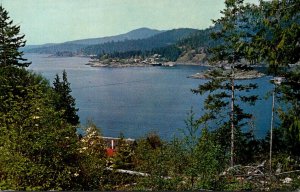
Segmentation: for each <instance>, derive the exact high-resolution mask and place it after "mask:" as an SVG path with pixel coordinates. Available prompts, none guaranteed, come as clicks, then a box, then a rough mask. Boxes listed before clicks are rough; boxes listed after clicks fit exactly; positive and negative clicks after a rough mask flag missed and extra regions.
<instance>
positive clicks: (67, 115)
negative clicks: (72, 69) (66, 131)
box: [53, 70, 79, 126]
mask: <svg viewBox="0 0 300 192" xmlns="http://www.w3.org/2000/svg"><path fill="white" fill-rule="evenodd" d="M53 85H54V88H53V90H54V92H55V97H56V99H55V103H54V105H55V109H56V110H57V111H60V112H61V113H62V114H61V116H62V117H63V118H64V119H65V120H66V121H67V122H69V123H70V124H71V125H74V126H76V125H78V124H79V117H78V115H77V111H78V109H77V108H76V104H75V99H74V98H73V97H72V95H71V94H70V93H71V92H72V90H71V88H70V83H69V82H68V79H67V72H66V71H65V70H64V71H63V74H62V81H61V80H60V77H59V75H58V74H56V77H55V80H54V82H53Z"/></svg>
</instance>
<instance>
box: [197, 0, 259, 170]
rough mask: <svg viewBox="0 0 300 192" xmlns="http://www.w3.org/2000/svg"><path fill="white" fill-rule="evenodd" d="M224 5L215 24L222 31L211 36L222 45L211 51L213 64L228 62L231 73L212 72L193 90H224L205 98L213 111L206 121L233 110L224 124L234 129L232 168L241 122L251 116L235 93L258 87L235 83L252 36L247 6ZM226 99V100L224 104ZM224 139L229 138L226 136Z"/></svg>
mask: <svg viewBox="0 0 300 192" xmlns="http://www.w3.org/2000/svg"><path fill="white" fill-rule="evenodd" d="M225 5H226V8H225V9H224V10H223V11H221V13H222V14H223V17H221V18H220V19H218V20H216V21H214V23H215V24H216V25H217V26H220V29H219V30H218V31H216V32H213V33H211V36H212V38H213V39H214V40H218V41H219V42H220V44H217V45H216V46H214V47H212V48H211V49H210V52H211V53H212V54H211V58H210V60H211V61H213V62H215V61H218V62H219V61H221V62H225V63H226V62H227V63H228V64H230V72H229V73H227V74H223V73H220V72H218V71H213V72H212V73H211V74H210V76H211V78H212V80H211V81H210V82H208V83H206V84H204V85H202V86H199V89H198V90H194V92H195V93H200V94H204V93H205V92H207V91H210V92H214V91H217V90H221V92H220V93H214V94H211V95H209V96H208V98H207V99H206V106H205V108H206V109H207V110H209V111H210V112H209V113H208V114H207V115H205V118H208V119H210V118H212V119H216V118H217V117H221V116H220V114H218V113H219V112H222V110H225V111H226V107H227V106H230V108H231V110H230V111H229V112H228V114H230V120H229V121H228V122H226V121H225V122H224V126H225V127H226V126H230V129H231V130H230V132H231V134H230V143H231V144H230V145H231V147H230V157H231V160H230V165H231V166H233V165H234V156H235V151H236V149H235V148H236V146H235V142H236V136H238V134H239V132H240V130H239V129H240V126H239V122H241V121H242V120H243V119H245V118H250V117H251V115H249V114H244V112H243V110H242V109H241V108H240V107H239V106H238V105H236V101H237V97H236V92H238V91H243V90H246V91H249V90H251V89H254V88H256V85H252V84H249V85H236V84H235V79H236V75H235V73H236V71H237V69H235V68H236V67H237V65H238V64H239V62H240V61H241V59H242V58H245V57H246V54H245V48H246V45H247V41H248V39H249V34H248V33H247V30H246V29H245V26H246V25H247V22H246V21H247V19H248V18H247V17H245V16H244V8H245V6H244V3H243V0H226V1H225ZM224 99H225V101H223V100H224ZM256 99H257V97H256V96H253V97H252V96H250V97H245V96H242V97H241V100H242V101H243V100H244V101H255V100H256ZM215 112H217V113H215ZM225 127H224V128H225ZM226 129H227V128H226ZM226 129H225V130H226ZM225 133H226V134H225V135H227V131H225ZM222 137H223V138H226V137H224V135H223V136H222ZM227 139H228V137H227Z"/></svg>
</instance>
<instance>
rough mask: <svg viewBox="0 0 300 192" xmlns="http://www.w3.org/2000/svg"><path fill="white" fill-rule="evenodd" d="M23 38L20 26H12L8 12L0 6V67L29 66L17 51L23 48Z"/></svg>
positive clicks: (21, 53)
mask: <svg viewBox="0 0 300 192" xmlns="http://www.w3.org/2000/svg"><path fill="white" fill-rule="evenodd" d="M24 37H25V35H21V34H20V26H17V25H13V21H12V20H10V17H9V16H8V12H7V11H6V10H5V9H4V8H3V7H2V5H0V67H7V66H17V67H28V66H29V65H30V63H29V62H25V61H26V60H27V59H24V58H23V57H22V56H23V52H22V51H20V50H19V49H20V48H22V47H24V46H25V42H26V41H25V40H24Z"/></svg>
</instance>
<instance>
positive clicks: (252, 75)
mask: <svg viewBox="0 0 300 192" xmlns="http://www.w3.org/2000/svg"><path fill="white" fill-rule="evenodd" d="M229 73H230V71H229V70H224V71H223V72H222V75H224V76H226V75H228V74H229ZM224 76H220V77H217V78H224ZM264 76H265V74H264V73H261V72H258V71H256V70H250V71H243V70H240V71H235V73H234V79H237V80H244V79H256V78H261V77H264ZM188 78H192V79H212V78H215V77H213V76H212V75H210V73H209V72H208V73H207V72H203V73H196V74H194V75H190V76H188Z"/></svg>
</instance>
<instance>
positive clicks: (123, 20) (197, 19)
mask: <svg viewBox="0 0 300 192" xmlns="http://www.w3.org/2000/svg"><path fill="white" fill-rule="evenodd" d="M258 1H259V0H245V2H248V3H256V4H257V3H258ZM0 4H2V6H3V7H4V8H5V9H6V10H7V11H8V12H9V16H10V17H11V19H12V20H13V21H14V24H18V25H20V26H21V33H23V34H25V39H26V40H27V45H37V44H44V43H61V42H65V41H70V40H77V39H86V38H96V37H105V36H112V35H119V34H122V33H126V32H129V31H131V30H134V29H137V28H141V27H148V28H151V29H159V30H168V29H175V28H195V29H205V28H207V27H209V26H212V21H211V20H212V19H218V18H219V17H221V14H220V10H222V9H224V7H225V5H224V0H0Z"/></svg>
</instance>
